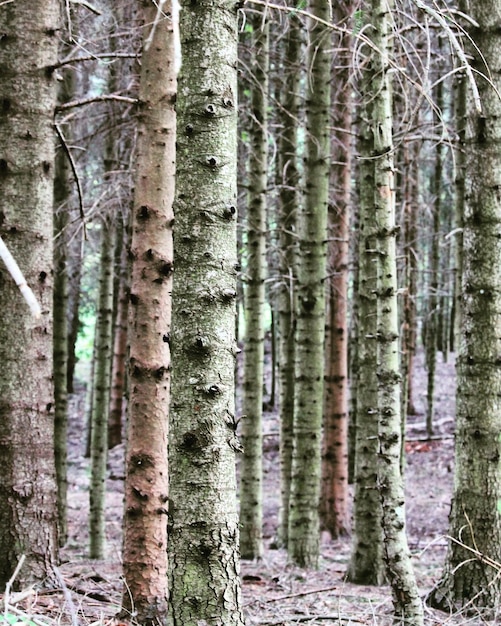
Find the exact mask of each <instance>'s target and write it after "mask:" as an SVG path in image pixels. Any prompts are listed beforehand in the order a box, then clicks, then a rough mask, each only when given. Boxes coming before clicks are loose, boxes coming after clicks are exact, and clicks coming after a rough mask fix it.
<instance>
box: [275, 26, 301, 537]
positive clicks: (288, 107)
mask: <svg viewBox="0 0 501 626" xmlns="http://www.w3.org/2000/svg"><path fill="white" fill-rule="evenodd" d="M284 49H285V50H284V59H283V66H282V67H283V72H284V74H285V76H286V77H287V79H286V81H285V82H284V85H283V88H282V94H283V95H282V106H281V108H280V123H281V126H282V128H281V133H280V135H279V140H278V142H279V147H278V157H277V158H278V167H279V170H280V172H279V175H280V183H279V201H278V216H277V220H278V229H279V232H278V243H279V250H280V257H279V263H278V266H279V272H280V279H279V280H280V282H279V286H278V295H277V305H278V327H279V347H278V354H279V357H278V360H279V381H280V409H279V412H280V510H279V528H278V542H279V544H280V545H282V546H284V547H287V542H288V534H289V528H288V527H289V499H290V485H291V471H292V445H293V437H292V429H293V419H294V355H295V347H296V343H295V309H296V293H297V292H296V261H297V259H296V254H297V250H296V248H297V242H296V237H295V230H296V222H297V209H298V201H299V197H298V196H299V170H298V154H297V153H298V114H299V93H300V84H301V76H302V73H301V53H302V50H303V45H302V34H301V28H300V23H299V21H298V20H297V18H295V17H294V16H292V15H291V19H290V22H289V25H288V30H287V33H286V35H285V41H284Z"/></svg>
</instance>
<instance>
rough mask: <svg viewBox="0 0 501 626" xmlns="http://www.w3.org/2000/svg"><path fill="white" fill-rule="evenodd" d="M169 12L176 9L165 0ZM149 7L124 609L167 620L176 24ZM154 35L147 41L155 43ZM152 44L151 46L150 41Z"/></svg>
mask: <svg viewBox="0 0 501 626" xmlns="http://www.w3.org/2000/svg"><path fill="white" fill-rule="evenodd" d="M163 10H164V11H167V12H170V11H171V10H172V8H171V7H170V6H169V5H168V4H165V5H163ZM156 12H157V9H156V7H155V6H154V5H153V4H149V3H148V4H145V6H144V9H143V19H144V24H146V25H147V26H146V27H145V33H144V41H145V44H144V45H143V53H142V57H141V78H140V81H141V82H140V93H139V100H140V117H139V129H138V143H137V155H136V163H137V166H136V184H135V191H134V207H133V216H132V245H131V257H132V279H131V290H130V291H131V293H130V315H129V349H130V354H129V380H130V391H129V405H128V430H127V454H126V481H125V520H124V556H123V562H124V577H125V585H126V587H125V589H124V593H123V604H124V607H125V609H126V610H129V611H131V610H133V611H134V612H135V614H136V615H137V617H136V619H137V620H138V621H139V622H140V623H141V624H158V623H164V622H165V620H166V619H167V518H166V516H167V500H168V496H167V494H168V474H167V433H168V406H169V398H170V396H169V392H170V346H169V342H170V318H171V290H172V271H173V250H172V225H173V211H172V204H173V200H174V174H175V140H176V116H175V110H174V102H175V95H176V72H175V63H174V27H173V22H172V20H169V19H162V20H160V22H159V23H158V24H157V25H156V27H154V31H153V32H151V26H150V24H153V23H154V21H155V15H156ZM150 37H152V39H151V41H149V38H150ZM146 42H149V43H146Z"/></svg>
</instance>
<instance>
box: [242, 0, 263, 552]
mask: <svg viewBox="0 0 501 626" xmlns="http://www.w3.org/2000/svg"><path fill="white" fill-rule="evenodd" d="M249 19H250V20H251V24H252V27H253V30H252V34H253V41H252V44H251V50H252V60H251V68H250V70H251V72H252V87H251V103H250V104H251V115H250V124H251V126H250V129H249V135H250V155H249V175H248V179H249V196H248V205H247V206H248V208H247V245H246V250H247V259H246V265H245V283H246V286H245V325H246V328H245V339H244V371H243V400H242V411H243V419H242V445H243V449H244V452H243V457H242V461H241V465H240V481H241V482H240V550H241V555H242V558H244V559H257V558H261V557H262V555H263V536H262V525H263V502H262V500H263V495H262V482H263V457H262V449H263V436H262V414H263V384H264V380H263V366H264V305H265V283H264V281H265V277H266V194H267V186H268V176H267V172H268V124H267V122H268V119H267V118H268V111H267V109H268V41H269V34H268V24H267V21H266V18H265V16H264V13H263V12H261V11H259V10H256V13H255V14H254V15H252V17H250V18H249Z"/></svg>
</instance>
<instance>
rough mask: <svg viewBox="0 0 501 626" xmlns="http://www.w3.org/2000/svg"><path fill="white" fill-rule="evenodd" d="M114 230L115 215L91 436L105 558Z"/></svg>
mask: <svg viewBox="0 0 501 626" xmlns="http://www.w3.org/2000/svg"><path fill="white" fill-rule="evenodd" d="M114 234H115V233H114V228H113V224H112V220H111V218H109V217H108V218H105V219H103V221H102V225H101V259H100V275H99V296H98V306H97V319H96V330H95V339H94V341H95V365H94V376H93V396H92V413H91V438H90V465H91V478H90V491H89V499H90V519H89V538H90V551H89V553H90V558H91V559H102V558H104V554H105V543H106V533H105V523H106V519H105V517H106V516H105V500H106V461H107V458H108V415H109V402H110V386H111V354H112V343H113V333H112V326H113V273H114V272H113V270H114V262H113V261H114V255H113V250H114V247H115V237H114Z"/></svg>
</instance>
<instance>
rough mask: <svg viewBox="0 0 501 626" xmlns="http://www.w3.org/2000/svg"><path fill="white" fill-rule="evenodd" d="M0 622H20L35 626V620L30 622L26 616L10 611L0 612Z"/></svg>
mask: <svg viewBox="0 0 501 626" xmlns="http://www.w3.org/2000/svg"><path fill="white" fill-rule="evenodd" d="M0 624H11V625H12V626H14V625H15V624H20V625H22V626H37V624H35V622H32V621H31V620H30V619H29V618H28V617H24V616H22V615H12V613H2V614H0Z"/></svg>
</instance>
